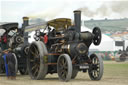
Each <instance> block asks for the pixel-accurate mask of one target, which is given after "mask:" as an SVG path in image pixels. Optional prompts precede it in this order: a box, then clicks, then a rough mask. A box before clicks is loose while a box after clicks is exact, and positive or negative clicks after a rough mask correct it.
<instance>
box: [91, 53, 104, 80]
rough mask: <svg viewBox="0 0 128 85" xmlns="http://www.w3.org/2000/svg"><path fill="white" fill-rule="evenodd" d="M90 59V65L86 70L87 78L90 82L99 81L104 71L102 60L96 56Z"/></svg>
mask: <svg viewBox="0 0 128 85" xmlns="http://www.w3.org/2000/svg"><path fill="white" fill-rule="evenodd" d="M90 59H91V65H90V67H89V69H88V73H89V76H90V78H91V80H100V79H101V77H102V75H103V69H104V67H103V61H102V58H101V57H100V56H97V55H96V54H92V55H91V56H90Z"/></svg>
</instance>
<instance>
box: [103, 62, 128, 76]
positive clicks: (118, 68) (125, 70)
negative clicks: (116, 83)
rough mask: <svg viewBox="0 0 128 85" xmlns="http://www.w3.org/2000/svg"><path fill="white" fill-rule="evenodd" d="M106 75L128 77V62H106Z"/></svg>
mask: <svg viewBox="0 0 128 85" xmlns="http://www.w3.org/2000/svg"><path fill="white" fill-rule="evenodd" d="M110 62H111V61H110ZM104 75H106V76H115V77H116V76H117V77H128V63H125V62H121V63H120V62H116V63H105V64H104Z"/></svg>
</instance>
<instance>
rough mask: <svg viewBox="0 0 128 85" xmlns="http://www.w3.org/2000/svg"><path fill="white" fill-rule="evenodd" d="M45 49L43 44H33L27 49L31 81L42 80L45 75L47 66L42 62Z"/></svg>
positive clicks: (45, 52)
mask: <svg viewBox="0 0 128 85" xmlns="http://www.w3.org/2000/svg"><path fill="white" fill-rule="evenodd" d="M46 54H47V49H46V47H45V45H44V44H43V42H40V41H37V42H33V43H32V44H31V45H30V47H29V56H28V70H29V75H30V76H31V78H32V79H37V80H39V79H43V78H44V77H45V76H46V74H47V69H48V66H47V64H46V63H45V62H44V61H45V60H44V56H45V55H46Z"/></svg>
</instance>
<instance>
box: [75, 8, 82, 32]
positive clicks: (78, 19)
mask: <svg viewBox="0 0 128 85" xmlns="http://www.w3.org/2000/svg"><path fill="white" fill-rule="evenodd" d="M74 22H75V27H76V31H77V32H81V11H80V10H75V11H74Z"/></svg>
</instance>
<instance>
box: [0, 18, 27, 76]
mask: <svg viewBox="0 0 128 85" xmlns="http://www.w3.org/2000/svg"><path fill="white" fill-rule="evenodd" d="M23 20H24V21H23V25H22V28H18V23H4V24H2V25H1V26H0V29H1V30H4V31H5V32H4V34H3V35H2V36H1V42H0V44H1V46H0V47H1V49H2V51H4V50H6V49H8V48H11V49H12V53H13V54H14V56H15V61H16V70H19V72H20V73H21V74H22V75H24V74H27V51H28V37H27V36H28V33H25V32H24V28H25V26H27V25H28V18H27V17H24V18H23ZM2 56H3V55H2V52H1V55H0V73H4V72H5V69H4V66H5V65H4V59H3V58H2Z"/></svg>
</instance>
